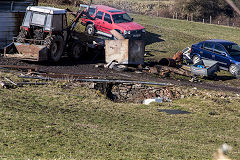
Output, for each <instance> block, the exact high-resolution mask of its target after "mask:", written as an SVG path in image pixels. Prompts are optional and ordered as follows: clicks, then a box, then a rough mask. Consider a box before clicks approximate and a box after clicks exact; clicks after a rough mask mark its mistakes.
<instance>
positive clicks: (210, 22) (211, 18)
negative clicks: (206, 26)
mask: <svg viewBox="0 0 240 160" xmlns="http://www.w3.org/2000/svg"><path fill="white" fill-rule="evenodd" d="M210 24H212V16H210Z"/></svg>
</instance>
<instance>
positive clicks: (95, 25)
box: [82, 5, 146, 39]
mask: <svg viewBox="0 0 240 160" xmlns="http://www.w3.org/2000/svg"><path fill="white" fill-rule="evenodd" d="M89 15H90V16H91V17H92V19H90V18H87V17H84V18H82V24H83V25H85V26H86V31H87V33H88V34H89V35H94V34H100V35H103V36H107V37H113V36H112V34H111V33H110V31H111V30H113V29H115V30H116V31H118V32H119V33H120V34H122V35H123V36H124V37H125V38H127V39H130V38H137V39H141V38H142V37H143V35H144V34H145V32H146V31H145V28H144V27H143V26H141V25H140V24H137V23H135V22H133V18H131V17H130V16H129V15H128V14H127V13H126V12H124V11H121V10H118V9H115V8H112V7H108V6H104V5H92V6H91V7H90V8H89Z"/></svg>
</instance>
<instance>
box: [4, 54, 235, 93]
mask: <svg viewBox="0 0 240 160" xmlns="http://www.w3.org/2000/svg"><path fill="white" fill-rule="evenodd" d="M87 61H88V62H89V60H86V61H73V60H71V59H69V58H63V59H62V60H61V61H60V62H58V63H55V64H53V63H50V62H28V61H21V60H18V59H12V58H11V59H10V58H4V57H0V65H19V66H31V67H38V69H39V71H41V72H47V73H61V74H79V75H86V76H92V77H97V78H99V79H120V80H138V81H150V82H161V83H171V84H174V85H178V86H187V87H193V88H194V87H196V88H203V89H209V90H217V91H228V92H234V93H239V92H240V88H239V87H236V86H235V85H233V84H230V83H227V82H223V81H213V80H212V81H202V82H189V79H190V78H186V79H181V78H179V79H178V78H171V77H166V78H162V77H159V76H156V75H153V74H150V73H148V72H135V71H115V70H112V69H106V68H102V67H98V68H97V67H95V66H96V64H97V63H98V62H97V61H92V63H87Z"/></svg>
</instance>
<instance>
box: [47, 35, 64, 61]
mask: <svg viewBox="0 0 240 160" xmlns="http://www.w3.org/2000/svg"><path fill="white" fill-rule="evenodd" d="M49 39H51V44H50V48H49V53H48V56H49V59H50V60H51V61H53V62H57V61H59V60H60V58H61V56H62V54H63V49H64V41H63V38H62V37H61V36H52V37H51V38H49Z"/></svg>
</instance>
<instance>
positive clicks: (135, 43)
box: [128, 40, 145, 64]
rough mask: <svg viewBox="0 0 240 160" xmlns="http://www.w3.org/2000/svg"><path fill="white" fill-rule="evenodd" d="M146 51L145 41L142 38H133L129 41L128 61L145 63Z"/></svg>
mask: <svg viewBox="0 0 240 160" xmlns="http://www.w3.org/2000/svg"><path fill="white" fill-rule="evenodd" d="M144 53H145V43H144V41H142V40H131V41H130V43H129V55H128V61H129V62H128V63H130V64H143V63H144Z"/></svg>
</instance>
